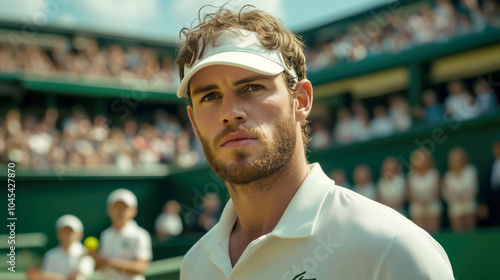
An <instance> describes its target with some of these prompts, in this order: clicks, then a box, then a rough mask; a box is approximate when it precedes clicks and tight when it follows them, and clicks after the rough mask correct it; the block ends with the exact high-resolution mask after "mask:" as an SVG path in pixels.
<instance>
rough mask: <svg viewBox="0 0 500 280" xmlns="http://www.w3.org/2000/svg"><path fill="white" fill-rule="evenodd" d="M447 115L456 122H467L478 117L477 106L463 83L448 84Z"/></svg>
mask: <svg viewBox="0 0 500 280" xmlns="http://www.w3.org/2000/svg"><path fill="white" fill-rule="evenodd" d="M448 94H449V95H448V97H447V98H446V101H445V103H444V105H445V113H446V114H447V115H448V116H449V117H451V118H452V119H455V120H467V119H471V118H474V117H475V116H477V112H478V109H477V105H476V104H475V103H474V99H473V97H472V96H471V94H470V93H469V91H468V90H467V88H466V87H465V85H464V83H463V82H462V81H453V82H450V83H448Z"/></svg>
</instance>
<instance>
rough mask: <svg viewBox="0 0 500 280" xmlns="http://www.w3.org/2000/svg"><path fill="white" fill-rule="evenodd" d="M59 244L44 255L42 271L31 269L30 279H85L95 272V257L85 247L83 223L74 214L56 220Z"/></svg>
mask: <svg viewBox="0 0 500 280" xmlns="http://www.w3.org/2000/svg"><path fill="white" fill-rule="evenodd" d="M56 231H57V240H58V241H59V246H57V247H55V248H53V249H51V250H49V251H48V252H47V253H46V254H45V256H44V257H43V268H42V272H41V273H36V272H34V271H31V272H30V273H28V278H29V279H30V280H84V279H86V278H87V277H88V276H90V275H92V274H93V273H94V259H92V257H90V256H89V255H87V249H85V247H83V245H82V243H81V240H82V238H83V224H82V222H81V221H80V219H78V218H77V217H75V216H73V215H64V216H62V217H60V218H59V219H58V220H57V222H56Z"/></svg>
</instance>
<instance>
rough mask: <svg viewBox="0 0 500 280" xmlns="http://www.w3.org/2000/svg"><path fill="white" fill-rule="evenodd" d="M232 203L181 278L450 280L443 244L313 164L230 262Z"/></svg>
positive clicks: (187, 261) (186, 260)
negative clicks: (280, 209)
mask: <svg viewBox="0 0 500 280" xmlns="http://www.w3.org/2000/svg"><path fill="white" fill-rule="evenodd" d="M235 220H236V212H235V209H234V206H233V203H232V201H231V200H229V202H228V203H227V205H226V207H225V209H224V211H223V213H222V216H221V219H220V221H219V223H218V224H217V225H216V226H215V227H214V228H213V229H212V230H210V231H209V232H208V233H207V234H206V235H205V236H203V237H202V238H201V239H200V240H199V241H198V242H197V243H196V244H195V245H194V246H193V247H192V248H191V249H190V250H189V252H188V253H187V254H186V256H185V258H184V260H183V261H182V265H181V272H180V275H181V277H180V278H181V280H197V279H211V280H219V279H285V280H293V279H295V280H296V279H317V280H325V279H342V280H348V279H352V280H362V279H372V280H377V279H406V280H412V279H415V280H417V279H419V280H420V279H436V280H437V279H439V280H447V279H454V278H453V271H452V268H451V265H450V262H449V260H448V256H447V255H446V253H445V251H444V250H443V248H442V247H441V246H440V245H439V244H438V243H437V242H436V241H435V240H434V239H433V238H432V237H431V236H430V235H429V234H428V233H427V232H425V231H424V230H423V229H421V228H419V227H418V226H416V225H415V224H414V223H412V222H411V221H410V220H408V219H406V218H405V217H403V216H402V215H401V214H399V213H397V212H396V211H394V210H392V209H391V208H389V207H386V206H384V205H382V204H380V203H377V202H375V201H373V200H371V199H368V198H365V197H363V196H361V195H359V194H357V193H355V192H353V191H350V190H348V189H346V188H343V187H339V186H336V185H335V183H334V181H332V180H331V179H330V178H329V177H328V176H327V175H326V174H325V173H324V172H323V170H322V169H321V167H320V165H319V164H317V163H316V164H313V165H312V169H311V171H310V172H309V174H308V175H307V177H306V179H305V180H304V182H303V183H302V185H301V186H300V188H299V189H298V191H297V193H296V194H295V196H294V197H293V199H292V200H291V201H290V204H289V205H288V207H287V209H286V210H285V212H284V213H283V216H282V217H281V219H280V221H279V222H278V224H277V225H276V227H275V228H274V230H273V231H272V232H270V233H269V234H266V235H263V236H261V237H260V238H257V239H256V240H254V241H252V242H251V243H250V244H249V245H248V247H247V248H246V250H245V251H244V252H243V254H242V255H241V257H240V259H239V260H238V262H237V263H236V265H235V266H234V267H232V265H231V262H230V259H229V253H228V249H229V236H230V233H231V230H232V228H233V225H234V222H235Z"/></svg>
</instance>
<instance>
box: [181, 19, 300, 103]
mask: <svg viewBox="0 0 500 280" xmlns="http://www.w3.org/2000/svg"><path fill="white" fill-rule="evenodd" d="M199 49H201V46H200V47H199ZM211 65H229V66H236V67H241V68H244V69H248V70H251V71H254V72H257V73H259V74H264V75H269V76H274V75H278V74H279V73H281V72H283V71H286V72H287V73H289V74H290V75H291V76H292V77H294V78H295V81H297V74H296V72H295V69H294V68H293V66H292V68H291V69H289V68H287V67H286V63H285V60H284V59H283V55H282V54H281V52H280V51H279V50H269V49H267V48H265V47H264V46H263V45H262V44H261V43H260V40H259V38H258V36H257V33H255V32H251V31H248V30H244V29H229V30H225V31H222V32H221V34H220V35H219V37H218V38H217V43H216V44H215V47H213V46H212V45H211V44H209V45H207V46H206V48H205V51H204V53H203V56H202V57H201V59H197V60H196V61H195V62H194V63H193V65H192V66H191V67H187V66H184V78H183V79H182V81H181V83H180V85H179V88H178V89H177V97H179V98H182V97H184V96H185V95H187V89H188V85H189V80H190V79H191V77H193V75H194V74H195V73H196V72H198V71H199V70H201V69H203V68H205V67H207V66H211Z"/></svg>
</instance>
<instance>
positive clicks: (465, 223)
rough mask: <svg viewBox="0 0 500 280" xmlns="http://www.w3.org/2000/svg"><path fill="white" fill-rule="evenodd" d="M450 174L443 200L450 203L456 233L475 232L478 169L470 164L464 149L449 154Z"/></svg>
mask: <svg viewBox="0 0 500 280" xmlns="http://www.w3.org/2000/svg"><path fill="white" fill-rule="evenodd" d="M448 168H449V169H448V172H446V174H445V176H444V184H443V198H444V199H445V201H446V202H447V203H448V216H449V218H450V223H451V227H452V229H453V230H454V231H464V230H473V229H474V228H475V226H476V218H475V213H476V203H477V202H476V194H477V188H478V186H477V185H478V182H477V172H476V168H475V167H474V166H472V165H471V164H469V162H468V159H467V154H466V153H465V151H464V150H463V149H462V148H454V149H452V150H451V151H450V153H449V154H448Z"/></svg>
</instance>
